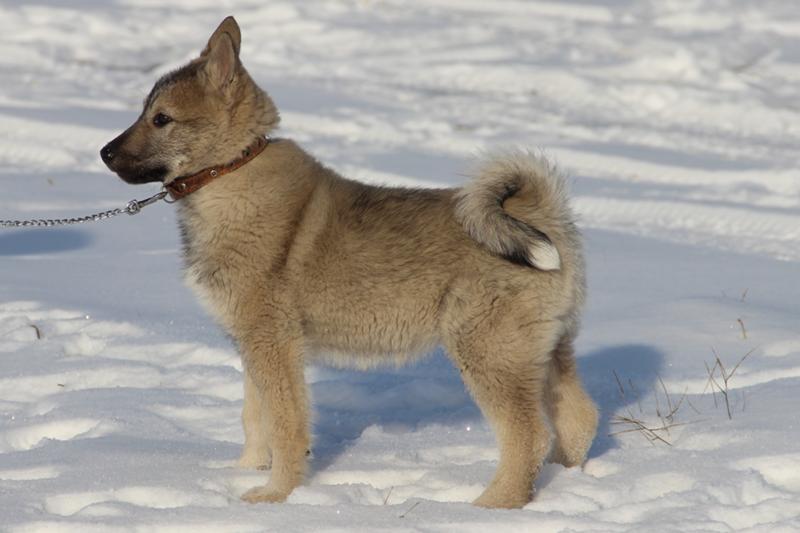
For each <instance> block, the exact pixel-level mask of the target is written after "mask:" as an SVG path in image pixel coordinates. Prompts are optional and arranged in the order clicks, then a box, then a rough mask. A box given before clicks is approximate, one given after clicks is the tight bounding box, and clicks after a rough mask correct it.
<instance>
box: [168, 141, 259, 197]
mask: <svg viewBox="0 0 800 533" xmlns="http://www.w3.org/2000/svg"><path fill="white" fill-rule="evenodd" d="M269 142H270V140H269V139H268V138H266V137H258V138H256V140H255V141H254V142H253V144H251V145H250V146H248V147H247V148H246V149H245V150H244V151H243V152H242V156H241V157H239V158H237V159H234V160H233V161H230V162H228V163H225V164H224V165H218V166H213V167H208V168H205V169H203V170H201V171H200V172H197V173H195V174H191V175H189V176H182V177H180V178H175V179H174V180H172V181H171V182H169V183H167V184H165V185H164V189H166V191H167V192H168V193H169V196H170V198H171V199H172V200H173V201H175V200H180V199H181V198H184V197H186V196H188V195H190V194H192V193H193V192H195V191H197V190H198V189H200V188H202V187H204V186H206V185H208V184H209V183H211V182H212V181H214V180H215V179H217V178H219V177H220V176H223V175H225V174H227V173H229V172H233V171H234V170H236V169H237V168H240V167H242V166H243V165H245V164H246V163H248V162H249V161H252V160H253V159H255V158H256V156H258V154H260V153H261V152H262V151H263V150H264V148H266V147H267V145H268V144H269Z"/></svg>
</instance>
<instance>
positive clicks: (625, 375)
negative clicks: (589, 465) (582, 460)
mask: <svg viewBox="0 0 800 533" xmlns="http://www.w3.org/2000/svg"><path fill="white" fill-rule="evenodd" d="M663 363H664V354H663V353H661V352H660V351H658V350H656V349H655V348H653V347H652V346H647V345H643V344H626V345H622V346H613V347H610V348H605V349H602V350H598V351H595V352H592V353H589V354H587V355H585V356H584V357H581V358H580V359H579V360H578V366H579V371H580V374H581V378H582V379H583V382H584V385H585V386H586V390H587V391H588V392H589V394H590V395H591V397H592V399H593V400H594V401H595V403H596V404H597V407H598V409H599V410H600V424H599V426H598V428H597V436H596V437H595V439H594V443H593V444H592V447H591V449H590V450H589V458H590V459H591V458H594V457H599V456H601V455H603V454H604V453H606V452H607V451H609V450H611V449H613V448H617V447H618V444H617V439H616V437H615V436H613V433H615V432H617V431H620V430H624V429H630V428H626V427H619V426H615V425H613V424H612V421H613V418H614V415H615V414H616V413H619V412H620V411H623V412H627V411H628V410H630V411H631V413H632V414H634V416H637V415H640V414H641V413H640V412H639V410H640V408H641V409H643V411H644V413H645V414H646V413H647V412H648V410H649V411H650V412H654V406H645V405H642V404H641V401H642V399H643V398H644V397H645V396H648V395H649V394H650V393H652V391H653V390H654V387H656V385H657V384H658V376H659V374H660V372H661V367H662V365H663ZM615 373H616V376H615ZM617 378H619V382H618V381H617Z"/></svg>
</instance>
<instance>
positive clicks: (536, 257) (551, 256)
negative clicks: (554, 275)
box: [528, 241, 561, 270]
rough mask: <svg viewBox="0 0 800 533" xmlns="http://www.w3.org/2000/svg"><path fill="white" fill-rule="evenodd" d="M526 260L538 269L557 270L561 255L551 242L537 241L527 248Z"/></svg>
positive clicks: (559, 266)
mask: <svg viewBox="0 0 800 533" xmlns="http://www.w3.org/2000/svg"><path fill="white" fill-rule="evenodd" d="M528 260H529V261H530V262H531V264H532V265H533V266H535V267H536V268H538V269H539V270H558V269H560V268H561V256H560V255H558V250H557V249H556V247H555V246H553V243H551V242H546V241H539V242H536V243H535V244H532V245H531V246H530V247H529V248H528Z"/></svg>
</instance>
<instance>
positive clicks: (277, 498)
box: [242, 485, 289, 503]
mask: <svg viewBox="0 0 800 533" xmlns="http://www.w3.org/2000/svg"><path fill="white" fill-rule="evenodd" d="M287 496H289V493H288V492H286V491H279V490H276V489H274V488H273V487H270V486H269V485H264V486H263V487H254V488H252V489H250V490H248V491H247V492H245V493H244V494H242V500H243V501H246V502H247V503H278V502H282V501H286V497H287Z"/></svg>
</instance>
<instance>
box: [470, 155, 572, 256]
mask: <svg viewBox="0 0 800 533" xmlns="http://www.w3.org/2000/svg"><path fill="white" fill-rule="evenodd" d="M455 212H456V217H457V218H458V220H459V221H460V222H461V223H462V224H463V225H464V228H465V229H466V230H467V232H468V233H469V235H470V236H471V237H472V238H473V239H475V240H476V241H478V242H479V243H481V244H482V245H483V246H485V247H486V248H488V249H489V250H490V251H492V252H494V253H496V254H498V255H501V256H503V257H505V258H507V259H508V260H510V261H513V262H516V263H521V264H526V265H530V266H532V267H535V268H538V269H540V270H558V269H560V268H561V262H562V259H561V254H559V246H572V243H573V242H574V241H575V235H577V231H576V229H575V225H574V222H573V216H572V212H571V210H570V208H569V204H568V202H567V194H566V186H565V183H564V178H563V177H562V176H561V175H560V174H559V173H558V172H557V171H556V169H555V167H554V166H553V165H552V164H550V163H549V162H548V161H547V160H546V159H544V158H543V157H538V156H535V155H533V154H530V153H527V152H523V151H519V150H517V151H508V152H500V153H495V154H492V155H490V156H489V157H487V158H485V159H484V160H483V161H482V162H481V163H480V165H479V166H478V168H477V172H475V173H474V177H473V179H472V181H471V182H470V183H468V184H467V185H466V186H465V187H464V188H463V189H461V190H460V191H459V192H458V197H457V204H456V211H455Z"/></svg>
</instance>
